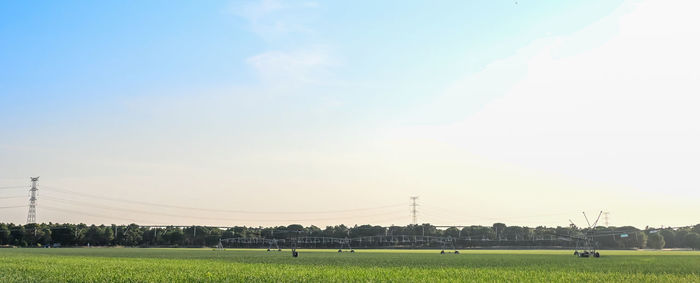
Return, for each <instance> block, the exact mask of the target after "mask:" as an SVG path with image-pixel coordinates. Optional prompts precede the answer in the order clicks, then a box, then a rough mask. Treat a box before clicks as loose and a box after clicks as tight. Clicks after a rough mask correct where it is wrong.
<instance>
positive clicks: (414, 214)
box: [411, 196, 418, 225]
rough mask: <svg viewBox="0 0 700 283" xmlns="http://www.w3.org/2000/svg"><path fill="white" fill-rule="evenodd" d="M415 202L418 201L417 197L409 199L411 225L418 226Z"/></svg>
mask: <svg viewBox="0 0 700 283" xmlns="http://www.w3.org/2000/svg"><path fill="white" fill-rule="evenodd" d="M416 200H418V197H417V196H414V197H411V220H412V223H413V225H416V224H418V218H417V214H418V210H416V207H417V206H418V204H417V203H416Z"/></svg>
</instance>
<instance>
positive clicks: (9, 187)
mask: <svg viewBox="0 0 700 283" xmlns="http://www.w3.org/2000/svg"><path fill="white" fill-rule="evenodd" d="M28 188H29V186H26V185H24V186H5V187H0V190H13V189H28Z"/></svg>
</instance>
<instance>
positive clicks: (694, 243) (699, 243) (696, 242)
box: [683, 232, 700, 250]
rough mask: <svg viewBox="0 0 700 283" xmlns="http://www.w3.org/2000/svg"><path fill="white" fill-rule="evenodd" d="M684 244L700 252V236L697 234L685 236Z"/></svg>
mask: <svg viewBox="0 0 700 283" xmlns="http://www.w3.org/2000/svg"><path fill="white" fill-rule="evenodd" d="M683 243H684V245H685V247H687V248H691V249H694V250H700V234H698V233H695V232H690V233H688V234H687V235H685V239H684V241H683Z"/></svg>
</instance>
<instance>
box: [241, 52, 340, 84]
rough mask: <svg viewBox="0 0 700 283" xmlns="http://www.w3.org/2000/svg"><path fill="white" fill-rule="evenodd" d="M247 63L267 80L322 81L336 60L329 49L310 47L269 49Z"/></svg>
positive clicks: (301, 82) (275, 81)
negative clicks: (285, 49) (280, 49)
mask: <svg viewBox="0 0 700 283" xmlns="http://www.w3.org/2000/svg"><path fill="white" fill-rule="evenodd" d="M247 63H248V64H250V66H252V67H253V68H254V69H255V70H256V72H257V73H258V75H259V76H260V77H261V79H263V80H264V81H266V82H272V83H285V84H289V83H292V84H309V83H320V82H321V81H322V80H323V79H324V78H327V77H328V73H329V67H331V66H333V65H334V64H335V63H336V62H335V61H334V59H333V58H332V56H331V55H330V54H329V52H328V51H327V49H325V48H321V47H310V48H305V49H299V50H294V51H278V50H277V51H268V52H264V53H261V54H258V55H255V56H253V57H250V58H248V60H247Z"/></svg>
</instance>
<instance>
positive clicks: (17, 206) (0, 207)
mask: <svg viewBox="0 0 700 283" xmlns="http://www.w3.org/2000/svg"><path fill="white" fill-rule="evenodd" d="M19 207H27V206H26V205H16V206H0V209H2V208H19Z"/></svg>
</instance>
